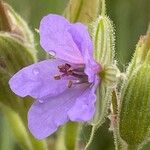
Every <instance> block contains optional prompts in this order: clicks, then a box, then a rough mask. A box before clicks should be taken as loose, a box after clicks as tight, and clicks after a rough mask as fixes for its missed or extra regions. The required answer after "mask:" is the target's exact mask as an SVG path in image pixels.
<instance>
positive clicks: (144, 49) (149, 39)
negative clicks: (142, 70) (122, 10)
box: [127, 26, 150, 76]
mask: <svg viewBox="0 0 150 150" xmlns="http://www.w3.org/2000/svg"><path fill="white" fill-rule="evenodd" d="M146 59H147V60H148V61H149V62H150V26H149V29H148V31H147V34H146V35H145V36H141V37H140V40H139V42H138V44H137V46H136V50H135V53H134V56H133V59H132V61H131V63H130V65H129V67H128V71H127V74H128V75H129V76H130V75H131V74H132V72H133V70H135V69H136V68H138V67H139V66H140V65H142V64H143V63H144V62H145V61H146Z"/></svg>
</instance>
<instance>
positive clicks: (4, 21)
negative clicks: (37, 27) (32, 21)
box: [0, 0, 35, 55]
mask: <svg viewBox="0 0 150 150" xmlns="http://www.w3.org/2000/svg"><path fill="white" fill-rule="evenodd" d="M0 20H1V22H0V31H1V32H7V33H9V34H11V36H13V37H15V38H16V39H18V40H20V41H21V42H23V43H25V44H26V46H28V47H29V48H31V49H32V51H34V37H33V34H32V32H31V30H30V29H29V27H28V25H27V23H26V22H25V21H24V20H23V19H22V18H21V17H20V16H19V15H18V14H17V13H16V12H15V11H14V10H13V9H12V8H11V6H9V5H8V4H6V3H4V2H3V1H2V0H1V1H0ZM33 55H35V51H34V52H33Z"/></svg>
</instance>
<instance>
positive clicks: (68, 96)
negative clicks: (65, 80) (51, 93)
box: [28, 85, 87, 139]
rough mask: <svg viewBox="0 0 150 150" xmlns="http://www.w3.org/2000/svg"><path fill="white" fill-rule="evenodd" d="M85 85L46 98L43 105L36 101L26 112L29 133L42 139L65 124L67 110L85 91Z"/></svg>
mask: <svg viewBox="0 0 150 150" xmlns="http://www.w3.org/2000/svg"><path fill="white" fill-rule="evenodd" d="M86 87H87V85H80V86H77V87H74V88H68V89H67V90H66V91H65V92H63V93H62V94H60V95H58V96H56V97H50V98H49V97H47V100H44V103H39V102H38V101H36V102H35V103H34V104H33V105H32V106H31V108H30V110H29V112H28V126H29V129H30V131H31V133H32V134H33V135H34V136H35V137H36V138H38V139H43V138H45V137H47V136H49V135H51V134H52V133H54V132H55V131H56V130H57V128H58V127H59V126H60V125H62V124H64V123H66V122H67V121H68V120H69V118H68V115H67V112H68V110H69V109H70V108H71V107H72V106H73V105H74V103H75V100H76V98H77V97H78V96H79V95H81V93H82V92H83V91H84V90H85V89H86Z"/></svg>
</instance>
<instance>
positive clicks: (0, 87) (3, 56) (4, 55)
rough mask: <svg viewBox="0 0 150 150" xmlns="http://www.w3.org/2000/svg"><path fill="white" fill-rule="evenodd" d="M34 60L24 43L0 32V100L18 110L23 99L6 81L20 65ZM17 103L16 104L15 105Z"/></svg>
mask: <svg viewBox="0 0 150 150" xmlns="http://www.w3.org/2000/svg"><path fill="white" fill-rule="evenodd" d="M33 62H34V57H33V56H32V54H31V53H30V50H29V49H28V48H26V47H25V45H24V44H22V43H21V42H19V41H18V40H16V39H15V38H14V37H12V36H10V34H7V33H5V34H4V33H3V34H0V102H2V103H4V104H6V105H9V106H10V107H11V108H14V109H15V110H19V108H16V107H19V105H21V103H22V102H23V101H21V100H18V98H17V97H16V95H14V94H13V93H12V91H11V90H10V89H9V85H8V81H9V79H10V78H11V76H12V75H13V74H14V73H16V72H17V71H18V70H19V69H21V68H22V67H25V66H27V65H29V64H32V63H33ZM17 104H18V105H17Z"/></svg>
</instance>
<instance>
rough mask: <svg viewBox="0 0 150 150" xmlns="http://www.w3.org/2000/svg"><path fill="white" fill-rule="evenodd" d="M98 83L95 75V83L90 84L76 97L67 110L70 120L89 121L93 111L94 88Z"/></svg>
mask: <svg viewBox="0 0 150 150" xmlns="http://www.w3.org/2000/svg"><path fill="white" fill-rule="evenodd" d="M98 84H99V79H98V78H97V77H96V79H95V84H94V85H90V86H89V87H88V88H87V89H86V90H85V91H84V92H83V93H82V95H80V97H78V98H77V99H76V102H75V104H74V106H73V107H72V108H71V109H70V110H69V111H68V116H69V118H70V120H71V121H89V120H91V119H92V117H93V115H94V113H95V101H96V94H95V93H96V88H97V85H98Z"/></svg>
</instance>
